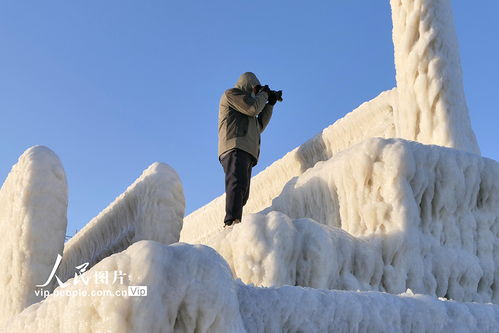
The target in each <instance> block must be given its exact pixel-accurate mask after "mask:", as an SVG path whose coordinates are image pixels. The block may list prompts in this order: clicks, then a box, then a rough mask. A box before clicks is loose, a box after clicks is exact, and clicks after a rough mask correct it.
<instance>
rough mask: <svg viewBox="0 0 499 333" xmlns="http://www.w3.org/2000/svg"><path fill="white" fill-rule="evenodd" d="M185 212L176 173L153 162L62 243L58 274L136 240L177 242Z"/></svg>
mask: <svg viewBox="0 0 499 333" xmlns="http://www.w3.org/2000/svg"><path fill="white" fill-rule="evenodd" d="M184 211H185V199H184V193H183V190H182V183H181V182H180V178H179V177H178V175H177V173H176V172H175V170H173V169H172V168H171V167H170V166H168V165H166V164H164V163H158V162H156V163H153V164H152V165H151V166H149V167H148V168H147V169H146V170H144V172H143V173H142V175H141V176H140V177H139V178H137V180H136V181H135V182H134V183H133V184H132V185H130V186H129V187H128V188H127V189H126V191H125V192H123V193H122V194H121V195H120V196H118V197H117V198H116V199H115V200H114V202H113V203H111V204H110V205H109V206H108V207H107V208H105V209H104V210H103V211H102V212H101V213H99V215H97V216H96V217H95V218H93V219H92V220H91V221H90V222H89V223H88V224H86V225H85V227H84V228H83V229H82V230H80V231H79V232H78V233H77V234H76V235H75V236H74V237H72V238H71V239H70V240H69V241H68V242H67V243H66V244H65V246H64V253H63V260H62V262H61V266H60V267H59V270H58V271H57V274H58V277H59V278H60V279H61V280H62V281H65V280H67V279H68V278H70V277H72V276H74V273H75V267H76V266H77V265H81V264H83V263H85V262H88V263H89V264H90V267H91V266H92V265H94V264H95V263H96V262H98V261H100V260H101V259H103V258H105V257H107V256H109V255H111V254H113V253H117V252H120V251H122V250H124V249H126V248H127V247H128V246H129V245H130V244H132V243H134V242H137V241H139V240H144V239H148V240H155V241H158V242H161V243H163V244H172V243H175V242H178V240H179V237H180V229H181V228H182V220H183V218H184Z"/></svg>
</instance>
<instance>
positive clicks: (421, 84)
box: [0, 0, 499, 332]
mask: <svg viewBox="0 0 499 333" xmlns="http://www.w3.org/2000/svg"><path fill="white" fill-rule="evenodd" d="M391 6H392V18H393V41H394V49H395V65H396V70H397V77H396V79H397V87H396V88H394V89H392V90H390V91H386V92H383V93H382V94H380V95H379V96H378V97H376V98H375V99H373V100H371V101H369V102H366V103H364V104H362V105H361V106H360V107H359V108H357V109H356V110H354V111H353V112H351V113H349V114H348V115H346V116H345V117H344V118H343V119H340V120H338V121H337V122H335V123H334V124H332V125H331V126H329V127H328V128H326V129H324V130H323V131H322V133H320V134H318V135H317V136H316V137H314V138H312V139H311V140H309V141H307V142H306V143H304V144H303V145H301V146H300V147H297V148H296V149H294V150H292V151H291V152H289V153H288V154H286V155H285V156H284V157H283V158H282V159H280V160H278V161H276V162H275V163H273V164H272V165H271V166H270V167H268V168H267V169H265V170H264V171H263V172H261V173H260V174H258V175H257V176H255V177H254V178H253V179H252V189H251V194H250V199H249V201H248V203H247V205H246V207H245V211H244V212H245V214H246V215H245V216H244V217H243V223H242V224H238V225H235V226H233V227H232V228H229V229H223V230H222V220H223V213H224V200H225V198H224V196H220V197H218V198H216V199H215V200H213V201H212V202H211V203H209V204H208V205H206V206H204V207H202V208H200V209H199V210H197V211H195V212H193V213H192V214H190V215H189V216H187V217H186V218H185V219H184V221H183V224H182V219H183V214H184V197H183V193H182V185H181V183H180V180H179V178H178V175H177V174H176V173H175V171H174V170H172V169H171V168H170V167H168V166H167V165H164V164H160V163H155V164H153V165H152V166H150V167H149V168H148V169H147V170H146V171H144V173H143V174H142V176H141V177H140V178H139V179H137V181H136V182H135V183H134V184H132V185H131V186H130V187H129V188H128V189H127V191H126V192H125V193H123V194H122V195H121V196H120V197H118V198H117V199H116V200H115V202H113V203H112V204H111V205H110V206H109V207H108V208H106V209H105V210H104V211H103V212H101V213H100V214H99V215H98V216H97V217H96V218H94V219H93V220H92V221H90V223H89V224H88V225H87V226H85V228H84V229H82V230H81V231H80V232H79V233H78V234H77V235H75V236H74V237H73V238H72V239H71V240H70V241H69V242H68V243H67V244H66V245H65V246H64V252H63V262H62V265H61V267H60V268H59V270H58V271H57V275H58V276H60V277H61V279H62V280H63V281H65V283H66V284H65V285H63V286H59V287H58V288H56V289H55V290H54V292H53V293H52V294H51V295H50V296H48V298H47V299H45V300H44V301H42V302H39V300H40V297H38V298H37V297H36V294H35V293H34V287H35V285H36V284H39V283H40V282H43V281H44V279H45V278H46V277H47V276H48V275H49V272H50V269H51V268H52V265H53V263H54V260H55V258H56V254H57V253H60V251H61V250H62V247H63V240H64V234H65V229H66V206H67V189H66V181H65V176H64V171H63V169H62V167H61V165H60V162H59V160H58V159H57V157H56V156H55V155H54V154H53V153H52V152H51V151H50V150H48V149H47V148H43V147H35V148H31V149H29V150H28V151H27V152H26V153H25V154H23V156H22V157H21V158H20V160H19V163H18V164H17V165H16V166H14V168H13V169H12V171H11V173H10V174H9V176H8V178H7V180H6V181H5V183H4V185H3V187H2V189H1V190H0V227H3V228H2V230H3V231H4V236H3V239H2V240H3V241H2V242H1V245H0V256H1V257H2V258H7V261H9V263H10V262H11V267H9V269H6V270H5V269H4V270H2V271H0V283H2V284H3V287H4V292H3V293H2V294H1V295H0V306H1V309H0V330H1V329H2V326H3V329H4V331H5V332H25V331H30V332H104V331H110V332H174V331H177V332H178V331H180V332H194V331H195V332H281V331H288V332H325V331H340V332H401V331H403V332H428V331H431V332H497V331H498V327H499V306H498V305H497V304H499V288H498V286H499V164H498V163H497V162H495V161H492V160H489V159H486V158H482V157H480V156H479V153H480V151H479V148H478V145H477V142H476V138H475V136H474V134H473V131H472V129H471V125H470V120H469V116H468V110H467V107H466V100H465V97H464V92H463V84H462V77H461V76H462V75H461V68H460V64H459V53H458V48H457V38H456V35H455V31H454V28H453V22H452V16H451V15H452V14H451V8H450V2H449V0H417V1H410V0H391ZM375 137H376V138H375ZM393 138H401V139H393ZM402 139H406V140H412V141H416V142H409V141H406V140H402ZM417 142H420V143H417ZM421 143H422V144H421ZM445 147H448V148H445ZM450 148H453V149H450ZM249 213H256V214H249ZM5 230H7V231H5ZM179 238H180V241H183V242H188V243H193V244H197V245H189V244H183V243H177V244H173V245H169V246H168V244H172V243H175V242H177V241H179ZM145 239H147V240H145ZM18 245H19V246H18ZM205 245H208V246H210V247H211V248H210V247H208V246H205ZM214 250H216V251H217V252H218V253H217V252H215V251H214ZM120 251H122V252H120ZM224 259H225V260H224ZM86 262H88V263H89V267H90V269H89V270H87V271H86V272H83V273H82V274H81V275H76V276H75V275H74V274H75V273H76V272H75V268H77V267H76V266H77V265H81V264H83V263H86ZM80 272H82V271H80ZM116 272H120V274H122V273H123V272H124V273H125V275H126V278H125V279H124V281H120V283H114V279H113V283H109V280H108V281H107V283H102V278H103V276H108V275H104V273H108V274H109V275H110V276H113V273H116ZM72 276H75V278H74V279H69V280H67V279H68V278H69V277H72ZM114 277H116V275H115V276H114ZM233 277H234V278H236V280H234V278H233ZM85 281H87V283H85ZM77 282H78V283H77ZM51 286H52V285H51ZM53 286H55V284H53ZM134 286H147V288H148V294H147V296H146V297H137V296H131V295H128V296H126V297H125V296H123V295H117V294H116V292H118V291H119V292H128V293H130V292H131V291H133V290H137V289H135V287H134ZM129 287H130V288H131V289H130V288H129ZM47 289H49V290H52V289H51V288H50V286H49V287H48V288H47ZM142 290H143V289H142ZM412 291H414V292H416V293H417V294H416V295H415V294H414V293H413V292H412ZM82 292H83V293H87V294H88V295H87V296H82V295H81V294H82ZM106 292H112V293H114V296H113V297H110V296H103V295H102V294H99V293H106ZM61 293H62V294H66V295H67V294H70V295H72V296H64V295H60V294H61ZM74 293H76V294H78V296H74ZM423 294H424V295H423ZM437 297H439V298H437ZM442 297H443V298H442ZM447 299H452V301H448V300H447ZM457 301H459V302H457ZM470 301H473V302H475V303H465V302H470ZM36 302H38V303H36ZM33 303H34V304H33ZM484 303H489V304H484ZM492 303H495V304H492ZM30 304H32V305H30ZM23 309H24V310H23ZM21 311H22V312H21ZM19 312H20V313H19ZM4 325H6V326H4Z"/></svg>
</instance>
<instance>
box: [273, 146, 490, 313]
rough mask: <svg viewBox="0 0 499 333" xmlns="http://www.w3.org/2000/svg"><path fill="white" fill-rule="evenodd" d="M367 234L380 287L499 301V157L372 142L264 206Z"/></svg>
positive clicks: (324, 164) (300, 179)
mask: <svg viewBox="0 0 499 333" xmlns="http://www.w3.org/2000/svg"><path fill="white" fill-rule="evenodd" d="M274 210H276V211H281V212H283V213H285V214H286V215H288V216H289V217H290V218H292V219H298V218H305V217H307V218H312V219H314V220H315V221H317V222H320V223H323V224H325V225H329V226H332V227H337V228H341V229H343V230H344V231H346V232H348V233H349V234H351V235H352V236H355V237H358V238H361V239H363V240H366V241H369V242H370V243H371V244H373V246H376V247H377V251H379V252H380V253H382V256H383V262H384V265H383V278H382V281H381V283H382V286H383V289H380V290H386V291H388V292H390V293H394V294H398V293H400V292H402V291H404V290H406V289H407V288H411V289H412V290H414V291H416V292H418V293H425V294H429V295H437V296H442V297H446V298H449V299H455V300H460V301H476V302H494V303H499V289H498V288H495V287H494V286H497V285H499V256H498V255H497V253H499V242H498V241H497V240H498V235H499V164H498V163H497V162H495V161H493V160H490V159H486V158H482V157H480V156H478V155H475V154H470V153H466V152H462V151H459V150H454V149H447V148H443V147H437V146H426V145H422V144H418V143H415V142H408V141H404V140H399V139H388V140H385V139H371V140H367V141H366V142H364V143H362V144H359V145H357V146H354V147H352V148H351V149H349V150H347V151H344V152H342V153H340V154H337V155H336V156H335V157H333V158H332V159H330V160H328V161H327V162H320V163H318V164H317V165H316V166H315V167H314V168H311V169H309V170H308V171H307V172H305V173H304V174H303V175H302V176H300V177H297V178H295V179H293V181H291V182H289V183H288V184H287V185H286V187H285V188H284V190H283V192H282V193H281V195H279V196H278V197H277V198H276V199H274V200H273V203H272V206H271V207H270V208H268V209H266V210H264V212H269V211H274Z"/></svg>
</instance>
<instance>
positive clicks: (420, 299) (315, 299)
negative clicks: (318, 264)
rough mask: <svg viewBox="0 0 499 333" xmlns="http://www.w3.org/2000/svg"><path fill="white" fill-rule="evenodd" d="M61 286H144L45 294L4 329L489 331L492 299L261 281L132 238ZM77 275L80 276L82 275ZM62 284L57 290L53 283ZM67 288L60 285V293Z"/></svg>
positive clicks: (498, 320)
mask: <svg viewBox="0 0 499 333" xmlns="http://www.w3.org/2000/svg"><path fill="white" fill-rule="evenodd" d="M115 270H122V271H123V272H127V274H128V277H129V279H125V280H124V283H123V284H104V285H103V284H98V283H97V282H96V281H98V280H96V279H95V277H96V275H97V274H98V272H103V271H108V272H111V271H115ZM83 275H84V276H85V277H87V278H88V285H81V284H76V285H73V284H71V282H73V279H71V280H69V281H68V283H70V285H69V286H67V287H66V290H68V291H73V292H74V291H75V290H80V291H82V290H84V291H87V292H88V294H89V295H91V292H92V291H94V292H97V291H102V290H114V291H115V290H126V289H127V287H128V286H132V285H133V286H136V285H141V286H147V287H148V294H147V295H148V296H147V297H138V296H127V297H124V296H115V297H94V296H78V297H75V296H72V297H70V296H64V295H60V294H52V295H50V296H48V297H47V299H46V300H45V301H44V302H40V303H36V304H34V305H32V306H30V307H28V308H26V309H25V310H24V311H23V312H22V313H21V314H20V315H18V316H17V317H16V318H14V320H12V321H10V322H9V324H8V326H7V327H6V330H8V332H12V333H15V332H27V331H29V332H54V333H56V332H76V331H79V332H91V331H99V332H106V331H110V332H174V331H178V332H220V333H223V332H282V331H289V332H326V331H335V332H401V331H404V332H409V331H416V332H424V331H431V332H494V330H495V329H496V328H497V327H498V325H499V306H496V305H490V304H489V305H486V304H474V303H456V302H453V301H443V300H438V299H436V298H433V297H429V296H424V295H417V294H416V295H414V294H413V293H412V292H410V291H408V292H407V293H404V294H402V295H389V294H385V293H379V292H345V291H326V290H318V289H311V288H301V287H295V286H285V287H280V288H259V287H254V286H250V285H245V284H243V283H242V282H240V281H238V280H234V279H233V278H232V275H231V272H230V270H229V267H228V265H227V263H225V261H224V260H223V259H222V258H221V257H220V256H219V255H218V254H217V253H216V252H215V251H214V250H212V249H211V248H209V247H206V246H202V245H197V246H196V245H188V244H174V245H170V246H166V245H164V244H161V243H157V242H154V241H140V242H137V243H135V244H133V245H131V246H130V247H129V248H128V249H127V250H125V251H123V252H122V253H119V254H114V255H112V256H109V257H107V258H105V259H104V260H102V261H101V262H99V263H98V264H96V265H95V266H94V267H93V268H92V269H91V270H89V271H87V272H85V273H83ZM80 277H81V276H80ZM60 289H61V287H59V288H58V289H56V291H59V290H60ZM68 291H66V292H68Z"/></svg>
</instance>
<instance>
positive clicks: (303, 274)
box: [200, 212, 383, 290]
mask: <svg viewBox="0 0 499 333" xmlns="http://www.w3.org/2000/svg"><path fill="white" fill-rule="evenodd" d="M200 243H202V244H206V245H208V246H211V247H213V248H214V249H215V250H217V252H218V253H220V254H221V255H222V256H223V257H224V258H225V260H227V263H228V264H229V266H230V268H231V270H232V272H233V273H234V275H235V276H237V277H238V278H240V279H241V280H242V281H243V282H244V283H251V284H254V285H257V286H265V287H271V286H283V285H292V286H294V285H299V286H305V287H313V288H319V289H348V290H358V289H359V290H376V289H379V284H380V281H381V274H382V271H383V260H382V256H381V252H375V251H374V248H373V247H372V246H371V245H370V244H368V242H365V241H363V240H359V239H356V238H354V237H352V236H351V235H349V234H348V233H346V232H345V231H343V230H341V229H338V228H330V227H327V226H325V225H321V224H319V223H316V222H314V221H313V220H311V219H298V220H291V219H290V218H289V217H287V216H286V215H284V214H283V213H280V212H270V213H269V214H267V215H263V214H251V215H245V216H244V218H243V223H240V224H237V225H235V226H234V227H232V228H229V229H223V230H221V231H220V232H219V233H217V234H215V235H211V236H210V237H208V238H206V239H203V240H200Z"/></svg>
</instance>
